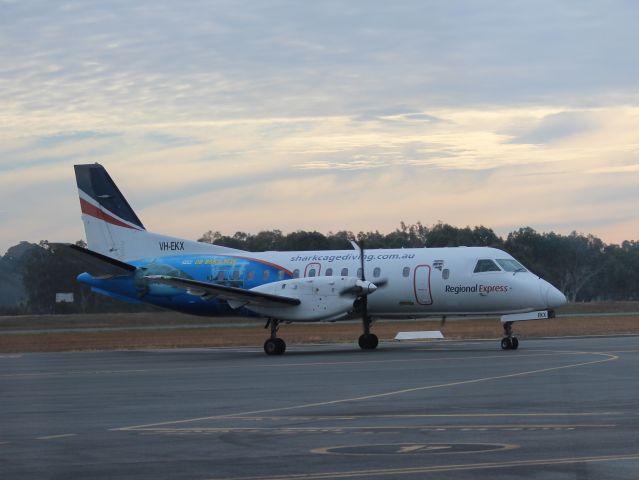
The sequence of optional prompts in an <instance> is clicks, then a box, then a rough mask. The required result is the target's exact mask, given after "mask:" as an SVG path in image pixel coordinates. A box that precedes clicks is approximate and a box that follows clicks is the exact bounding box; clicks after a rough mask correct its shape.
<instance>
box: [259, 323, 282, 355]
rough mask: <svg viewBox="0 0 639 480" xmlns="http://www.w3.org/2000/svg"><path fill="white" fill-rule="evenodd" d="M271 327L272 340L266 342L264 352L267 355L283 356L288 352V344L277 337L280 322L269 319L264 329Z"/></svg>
mask: <svg viewBox="0 0 639 480" xmlns="http://www.w3.org/2000/svg"><path fill="white" fill-rule="evenodd" d="M268 327H271V338H269V339H268V340H266V342H264V351H265V352H266V354H267V355H282V354H283V353H284V352H285V351H286V343H285V342H284V340H282V339H281V338H278V337H277V331H278V330H279V328H280V322H279V320H276V319H275V318H269V319H268V320H267V321H266V325H265V326H264V328H268Z"/></svg>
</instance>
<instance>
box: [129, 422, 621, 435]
mask: <svg viewBox="0 0 639 480" xmlns="http://www.w3.org/2000/svg"><path fill="white" fill-rule="evenodd" d="M614 427H617V425H613V424H558V425H555V424H532V425H526V424H523V425H410V426H402V425H395V426H393V425H391V426H387V425H386V426H364V427H356V426H354V427H341V426H333V427H331V426H326V427H190V428H189V427H184V428H169V427H160V428H140V429H135V431H136V432H144V433H156V434H175V435H180V434H186V433H202V434H207V433H247V432H248V433H270V434H277V433H342V432H349V433H353V432H357V431H369V430H374V431H379V432H384V431H393V430H403V431H406V430H427V431H449V430H462V431H473V432H475V431H488V430H498V431H516V430H522V431H550V430H554V431H568V430H575V429H584V428H614Z"/></svg>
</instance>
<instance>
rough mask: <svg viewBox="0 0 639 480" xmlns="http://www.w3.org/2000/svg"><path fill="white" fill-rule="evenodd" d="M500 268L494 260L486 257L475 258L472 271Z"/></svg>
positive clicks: (497, 269)
mask: <svg viewBox="0 0 639 480" xmlns="http://www.w3.org/2000/svg"><path fill="white" fill-rule="evenodd" d="M500 271H501V269H500V268H499V267H498V266H497V264H496V263H495V262H493V261H492V260H488V259H483V260H477V265H475V270H474V273H481V272H500Z"/></svg>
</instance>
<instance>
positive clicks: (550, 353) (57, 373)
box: [0, 349, 591, 378]
mask: <svg viewBox="0 0 639 480" xmlns="http://www.w3.org/2000/svg"><path fill="white" fill-rule="evenodd" d="M412 350H416V349H412ZM424 350H428V349H424ZM429 351H433V350H429ZM542 351H543V352H548V353H530V354H518V355H517V357H512V358H510V360H514V359H516V358H530V357H552V356H556V355H578V354H583V353H591V352H574V351H570V350H568V351H561V350H560V351H547V350H542ZM503 358H504V355H503V354H499V355H477V356H454V357H438V358H430V357H419V358H400V359H389V360H347V361H333V362H299V363H268V364H264V363H262V364H259V365H251V368H266V369H269V370H271V369H274V368H288V367H323V366H330V365H334V366H339V365H362V364H364V365H374V364H378V363H384V364H388V363H417V362H419V363H424V362H450V361H459V360H479V359H482V360H483V359H503ZM235 368H246V365H224V366H217V365H204V366H197V367H169V368H135V369H133V368H131V369H122V370H71V371H69V370H66V371H53V372H33V373H3V374H0V378H20V377H25V378H33V377H56V376H69V377H70V376H75V375H77V376H82V375H114V374H127V373H156V372H157V373H164V372H180V371H185V370H186V371H195V370H229V369H235Z"/></svg>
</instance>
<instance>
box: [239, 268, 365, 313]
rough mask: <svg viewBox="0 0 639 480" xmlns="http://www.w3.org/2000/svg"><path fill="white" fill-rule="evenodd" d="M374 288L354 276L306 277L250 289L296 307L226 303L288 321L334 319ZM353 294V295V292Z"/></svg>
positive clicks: (346, 311) (348, 311)
mask: <svg viewBox="0 0 639 480" xmlns="http://www.w3.org/2000/svg"><path fill="white" fill-rule="evenodd" d="M375 289H376V287H375V285H374V284H372V283H371V282H367V281H362V280H360V279H359V278H356V277H306V278H294V279H291V280H282V281H279V282H273V283H266V284H264V285H260V286H258V287H255V288H252V289H251V290H253V291H256V292H261V293H268V294H271V295H277V296H280V297H290V298H296V299H298V300H300V302H301V303H300V304H299V305H295V306H290V305H281V306H280V305H269V304H264V305H257V304H253V303H251V304H249V305H242V304H241V303H239V302H234V301H229V305H231V307H233V308H238V307H240V306H245V307H246V308H247V309H249V310H252V311H254V312H256V313H258V314H260V315H263V316H266V317H273V318H277V319H278V320H285V321H292V322H317V321H321V320H338V319H340V318H343V317H346V316H347V315H348V314H349V313H350V312H352V311H353V302H354V301H355V300H356V298H357V297H358V296H359V295H368V294H369V293H372V292H374V291H375ZM355 292H357V293H355Z"/></svg>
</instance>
